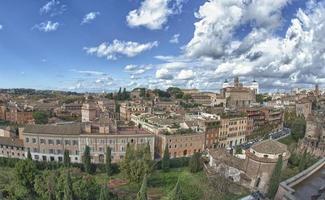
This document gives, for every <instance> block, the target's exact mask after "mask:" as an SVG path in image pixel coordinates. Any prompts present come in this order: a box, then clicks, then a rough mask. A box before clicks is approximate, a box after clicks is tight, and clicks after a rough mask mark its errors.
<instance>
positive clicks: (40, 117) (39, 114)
mask: <svg viewBox="0 0 325 200" xmlns="http://www.w3.org/2000/svg"><path fill="white" fill-rule="evenodd" d="M49 116H50V115H49V113H47V112H44V111H35V112H33V118H34V120H35V123H36V124H47V123H48V121H49Z"/></svg>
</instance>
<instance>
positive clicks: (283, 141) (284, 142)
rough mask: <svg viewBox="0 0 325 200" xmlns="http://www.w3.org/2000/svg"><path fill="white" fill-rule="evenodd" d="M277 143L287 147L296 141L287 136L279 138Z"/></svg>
mask: <svg viewBox="0 0 325 200" xmlns="http://www.w3.org/2000/svg"><path fill="white" fill-rule="evenodd" d="M279 142H281V143H283V144H286V145H287V146H290V145H291V144H295V143H297V142H296V140H295V139H294V138H293V137H292V135H291V134H290V135H288V136H287V137H284V138H281V139H280V140H279Z"/></svg>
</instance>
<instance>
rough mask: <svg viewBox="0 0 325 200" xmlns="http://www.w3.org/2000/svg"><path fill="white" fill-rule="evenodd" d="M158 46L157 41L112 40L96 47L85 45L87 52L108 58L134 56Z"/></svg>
mask: <svg viewBox="0 0 325 200" xmlns="http://www.w3.org/2000/svg"><path fill="white" fill-rule="evenodd" d="M156 46H158V42H157V41H154V42H148V43H143V44H141V43H138V42H132V41H120V40H116V39H115V40H113V42H112V43H106V42H104V43H102V44H100V45H99V46H97V47H85V48H84V49H85V50H86V51H87V53H88V54H91V55H92V54H95V55H97V56H98V57H106V58H107V59H108V60H116V59H117V57H118V56H121V55H124V56H127V57H134V56H136V55H138V54H140V53H142V52H144V51H147V50H150V49H152V48H153V47H156Z"/></svg>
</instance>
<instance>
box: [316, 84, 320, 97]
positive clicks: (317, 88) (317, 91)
mask: <svg viewBox="0 0 325 200" xmlns="http://www.w3.org/2000/svg"><path fill="white" fill-rule="evenodd" d="M315 96H319V86H318V84H317V83H316V85H315Z"/></svg>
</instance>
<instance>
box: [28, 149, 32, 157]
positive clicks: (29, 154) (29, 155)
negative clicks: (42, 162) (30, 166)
mask: <svg viewBox="0 0 325 200" xmlns="http://www.w3.org/2000/svg"><path fill="white" fill-rule="evenodd" d="M27 159H28V160H32V154H31V153H30V150H29V149H28V152H27Z"/></svg>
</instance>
